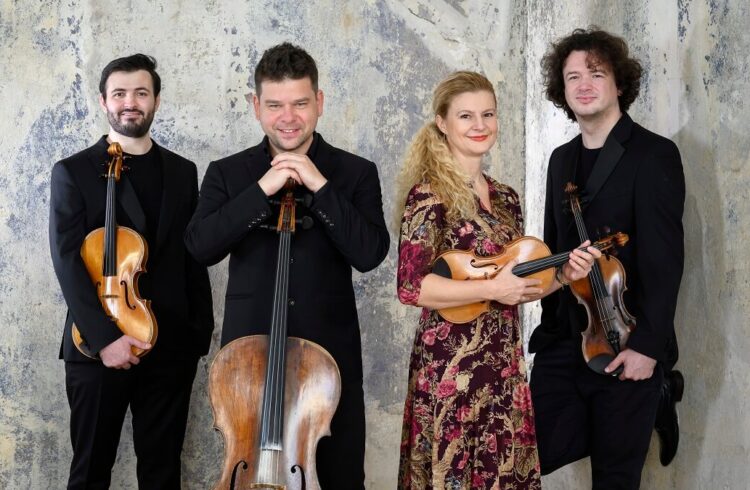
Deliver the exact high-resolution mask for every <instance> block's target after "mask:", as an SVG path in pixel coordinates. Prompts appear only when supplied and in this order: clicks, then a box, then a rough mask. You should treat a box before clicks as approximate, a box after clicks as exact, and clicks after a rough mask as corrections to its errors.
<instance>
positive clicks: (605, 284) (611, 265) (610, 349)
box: [565, 183, 635, 376]
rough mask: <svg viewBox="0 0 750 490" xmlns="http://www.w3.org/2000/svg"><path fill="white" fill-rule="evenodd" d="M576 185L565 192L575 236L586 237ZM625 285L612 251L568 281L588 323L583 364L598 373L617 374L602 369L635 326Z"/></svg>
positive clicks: (615, 354)
mask: <svg viewBox="0 0 750 490" xmlns="http://www.w3.org/2000/svg"><path fill="white" fill-rule="evenodd" d="M576 190H577V188H576V186H575V185H574V184H572V183H568V184H567V186H566V187H565V192H567V193H568V196H569V198H570V207H571V210H572V211H573V216H574V218H575V223H576V228H577V229H578V237H579V238H580V239H581V240H588V232H587V231H586V225H585V224H584V222H583V215H582V210H581V203H580V201H579V199H578V196H577V194H576ZM626 289H627V287H626V285H625V268H624V267H623V266H622V264H621V263H620V261H619V260H617V259H616V258H615V257H613V256H612V255H611V254H606V255H605V256H603V257H601V258H600V259H597V260H596V261H595V262H594V265H593V266H592V268H591V273H590V274H589V275H588V276H587V277H585V278H583V279H581V280H579V281H575V282H573V283H571V284H570V290H571V291H572V292H573V295H574V296H575V297H576V299H577V300H578V302H579V303H580V304H582V305H583V306H584V307H585V308H586V313H587V316H588V326H587V327H586V330H585V331H584V332H583V333H582V335H583V338H582V341H581V348H582V350H583V358H584V359H585V360H586V364H587V365H588V366H589V367H590V368H591V369H592V370H594V371H596V372H597V373H599V374H610V375H613V376H617V375H619V374H620V373H621V372H622V366H620V368H619V369H617V370H615V371H613V372H611V373H607V372H605V371H604V368H606V367H607V365H609V363H610V362H612V360H613V359H614V358H615V356H617V354H619V353H620V351H621V350H622V349H624V348H625V345H626V344H627V342H628V338H629V337H630V332H631V331H632V330H633V329H634V328H635V317H633V315H631V314H630V313H629V312H628V310H627V309H626V308H625V302H624V301H623V299H622V295H623V293H624V292H625V290H626Z"/></svg>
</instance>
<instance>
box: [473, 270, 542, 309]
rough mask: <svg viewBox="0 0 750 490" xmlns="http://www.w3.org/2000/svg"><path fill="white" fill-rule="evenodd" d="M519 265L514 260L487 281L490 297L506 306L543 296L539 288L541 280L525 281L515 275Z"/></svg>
mask: <svg viewBox="0 0 750 490" xmlns="http://www.w3.org/2000/svg"><path fill="white" fill-rule="evenodd" d="M516 265H518V259H513V260H511V261H510V262H508V263H507V264H505V266H504V267H503V268H502V269H500V272H498V274H497V275H496V276H495V277H493V278H492V279H489V280H488V281H487V283H488V285H489V287H490V288H491V289H490V297H491V299H493V300H494V301H497V302H499V303H502V304H504V305H517V304H519V303H525V302H526V301H530V300H532V299H535V298H536V297H537V296H539V295H540V294H542V289H541V288H539V287H538V286H539V285H540V284H541V283H542V281H541V280H539V279H524V278H521V277H517V276H515V275H513V267H515V266H516Z"/></svg>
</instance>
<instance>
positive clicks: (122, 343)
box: [99, 335, 151, 369]
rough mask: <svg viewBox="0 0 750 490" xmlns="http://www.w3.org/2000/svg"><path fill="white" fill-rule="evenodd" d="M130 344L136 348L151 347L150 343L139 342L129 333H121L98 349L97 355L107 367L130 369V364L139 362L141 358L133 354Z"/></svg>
mask: <svg viewBox="0 0 750 490" xmlns="http://www.w3.org/2000/svg"><path fill="white" fill-rule="evenodd" d="M131 346H134V347H136V348H138V349H150V348H151V344H148V343H146V342H141V341H140V340H138V339H135V338H133V337H131V336H129V335H123V336H122V337H120V338H119V339H117V340H115V341H114V342H112V343H111V344H109V345H108V346H106V347H105V348H103V349H102V350H100V351H99V357H100V358H101V360H102V363H103V364H104V365H105V366H106V367H108V368H114V369H130V366H131V365H133V366H134V365H136V364H138V363H139V362H141V360H140V359H138V357H137V356H135V354H133V350H132V349H131Z"/></svg>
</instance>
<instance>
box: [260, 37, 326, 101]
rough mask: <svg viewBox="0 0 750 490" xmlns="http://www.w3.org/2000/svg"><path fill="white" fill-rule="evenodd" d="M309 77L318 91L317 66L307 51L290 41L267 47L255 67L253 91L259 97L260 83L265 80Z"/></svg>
mask: <svg viewBox="0 0 750 490" xmlns="http://www.w3.org/2000/svg"><path fill="white" fill-rule="evenodd" d="M302 78H309V79H310V82H311V83H312V88H313V90H314V91H315V92H317V91H318V67H317V66H316V65H315V60H314V59H313V58H312V56H310V55H309V54H308V53H307V51H305V50H304V49H302V48H300V47H299V46H295V45H293V44H291V43H281V44H277V45H276V46H274V47H272V48H268V49H267V50H266V51H265V52H264V53H263V56H262V57H261V58H260V61H259V62H258V66H256V67H255V93H256V95H257V96H259V97H260V84H261V82H264V81H266V80H270V81H272V82H281V81H283V80H286V79H290V80H300V79H302Z"/></svg>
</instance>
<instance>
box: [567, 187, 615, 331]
mask: <svg viewBox="0 0 750 490" xmlns="http://www.w3.org/2000/svg"><path fill="white" fill-rule="evenodd" d="M571 205H572V208H573V215H574V216H575V222H576V228H577V229H578V236H579V238H581V239H583V240H584V241H586V240H588V233H587V232H586V227H585V225H584V224H583V217H582V215H581V207H580V203H579V202H578V200H577V199H575V200H574V201H573V202H572V203H571ZM591 275H592V276H593V277H589V284H590V285H591V288H592V289H593V291H594V297H595V299H596V309H597V313H598V314H599V319H600V320H601V322H602V327H603V328H604V331H605V333H606V334H609V333H610V332H611V331H612V327H611V326H610V319H609V316H608V315H606V314H605V311H606V306H605V305H604V304H603V302H604V298H605V297H606V296H607V294H606V292H605V291H604V280H603V278H602V274H601V270H600V269H599V263H598V262H597V261H594V264H593V266H592V267H591Z"/></svg>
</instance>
